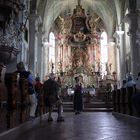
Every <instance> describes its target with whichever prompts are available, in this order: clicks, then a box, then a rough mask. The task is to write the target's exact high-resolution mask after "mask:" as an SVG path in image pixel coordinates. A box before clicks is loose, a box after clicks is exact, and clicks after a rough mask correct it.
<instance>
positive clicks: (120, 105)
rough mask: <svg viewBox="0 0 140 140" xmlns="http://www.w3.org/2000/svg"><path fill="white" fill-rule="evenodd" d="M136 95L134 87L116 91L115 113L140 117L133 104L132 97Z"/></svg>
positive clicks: (114, 94) (114, 97) (114, 95)
mask: <svg viewBox="0 0 140 140" xmlns="http://www.w3.org/2000/svg"><path fill="white" fill-rule="evenodd" d="M134 94H136V90H135V88H134V87H127V88H121V89H116V90H114V91H113V92H112V95H113V110H114V112H118V113H122V114H127V115H130V116H135V117H138V114H137V112H136V110H135V108H134V107H133V104H132V101H131V99H132V96H133V95H134Z"/></svg>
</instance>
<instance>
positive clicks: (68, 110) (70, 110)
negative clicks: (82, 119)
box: [54, 108, 113, 112]
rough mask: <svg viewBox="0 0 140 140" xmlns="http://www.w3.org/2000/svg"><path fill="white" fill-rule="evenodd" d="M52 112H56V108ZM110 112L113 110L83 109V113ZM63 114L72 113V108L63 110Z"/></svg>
mask: <svg viewBox="0 0 140 140" xmlns="http://www.w3.org/2000/svg"><path fill="white" fill-rule="evenodd" d="M54 111H57V108H54ZM90 111H91V112H92V111H93V112H94V111H95V112H111V111H113V108H84V109H83V112H90ZM64 112H74V110H73V108H64Z"/></svg>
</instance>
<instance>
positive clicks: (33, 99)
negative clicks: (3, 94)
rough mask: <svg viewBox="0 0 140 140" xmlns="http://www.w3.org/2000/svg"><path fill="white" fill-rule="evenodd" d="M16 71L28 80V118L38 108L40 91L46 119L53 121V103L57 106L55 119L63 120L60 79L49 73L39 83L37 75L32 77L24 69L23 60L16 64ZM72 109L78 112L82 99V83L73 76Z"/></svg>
mask: <svg viewBox="0 0 140 140" xmlns="http://www.w3.org/2000/svg"><path fill="white" fill-rule="evenodd" d="M17 72H18V73H19V74H20V77H21V78H26V79H27V80H28V91H29V99H30V119H31V120H33V119H34V118H35V117H36V111H37V110H38V98H37V97H39V94H40V93H43V95H44V96H43V97H44V103H45V105H46V108H47V110H48V121H49V122H50V121H53V118H52V111H53V107H54V105H56V106H57V107H58V118H57V121H58V122H61V121H64V116H63V104H62V100H61V97H60V95H61V80H60V78H58V79H57V80H56V77H55V74H54V73H51V74H50V75H49V78H48V79H47V80H46V81H45V82H44V83H43V84H41V82H40V79H39V77H37V78H34V76H33V74H32V73H31V72H30V71H27V70H25V66H24V63H23V62H19V63H18V64H17ZM73 101H74V102H73V103H74V110H75V114H80V111H82V109H83V100H82V85H81V83H80V81H79V78H78V77H76V78H75V88H74V99H73Z"/></svg>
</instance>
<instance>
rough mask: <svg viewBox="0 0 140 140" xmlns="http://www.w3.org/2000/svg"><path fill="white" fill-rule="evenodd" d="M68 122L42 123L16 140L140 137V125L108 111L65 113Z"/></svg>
mask: <svg viewBox="0 0 140 140" xmlns="http://www.w3.org/2000/svg"><path fill="white" fill-rule="evenodd" d="M64 115H65V121H64V122H61V123H58V122H56V118H57V114H56V113H54V114H53V117H54V121H53V122H47V120H42V122H41V123H40V124H38V125H36V126H35V127H34V128H33V129H31V130H28V131H27V132H26V133H24V134H23V135H20V136H19V137H17V139H16V140H139V139H140V133H139V132H140V131H139V130H140V124H135V123H134V122H128V121H127V120H126V119H119V118H116V117H115V116H113V115H112V113H107V112H94V113H93V112H83V113H81V114H80V115H75V114H74V113H72V112H71V113H70V112H68V113H65V114H64Z"/></svg>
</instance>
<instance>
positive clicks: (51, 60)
mask: <svg viewBox="0 0 140 140" xmlns="http://www.w3.org/2000/svg"><path fill="white" fill-rule="evenodd" d="M49 44H50V47H49V63H50V68H49V71H50V72H54V71H55V36H54V33H52V32H51V33H50V34H49Z"/></svg>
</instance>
